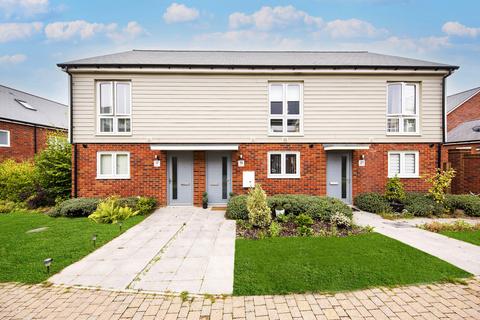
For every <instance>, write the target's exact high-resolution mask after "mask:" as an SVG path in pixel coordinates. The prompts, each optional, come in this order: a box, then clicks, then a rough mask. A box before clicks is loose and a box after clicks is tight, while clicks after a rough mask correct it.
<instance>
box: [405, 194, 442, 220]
mask: <svg viewBox="0 0 480 320" xmlns="http://www.w3.org/2000/svg"><path fill="white" fill-rule="evenodd" d="M403 203H404V204H405V210H407V211H408V212H409V213H411V214H413V215H414V216H416V217H428V216H431V215H436V216H439V215H442V214H445V213H446V212H447V209H446V208H445V207H444V206H443V204H441V203H437V202H436V201H435V200H433V199H432V198H431V197H429V195H428V194H425V193H407V195H406V197H405V200H404V202H403Z"/></svg>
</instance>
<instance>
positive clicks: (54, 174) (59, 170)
mask: <svg viewBox="0 0 480 320" xmlns="http://www.w3.org/2000/svg"><path fill="white" fill-rule="evenodd" d="M35 169H36V173H37V175H36V177H37V184H38V185H39V186H40V187H41V188H42V189H43V190H44V191H45V192H46V194H48V196H49V197H50V198H51V199H52V201H54V200H55V198H56V197H64V198H65V197H68V196H69V195H70V190H71V187H72V146H71V144H70V143H68V140H67V137H66V136H65V135H64V134H61V133H55V134H51V135H50V136H49V137H48V139H47V147H46V148H45V149H44V150H42V151H41V152H40V153H39V154H38V155H37V156H36V157H35Z"/></svg>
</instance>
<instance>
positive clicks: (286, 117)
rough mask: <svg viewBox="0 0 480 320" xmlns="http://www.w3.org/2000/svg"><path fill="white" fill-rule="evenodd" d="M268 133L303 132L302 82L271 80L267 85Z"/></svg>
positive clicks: (289, 133) (297, 133) (298, 133)
mask: <svg viewBox="0 0 480 320" xmlns="http://www.w3.org/2000/svg"><path fill="white" fill-rule="evenodd" d="M268 97H269V106H268V107H269V117H268V130H269V134H270V135H301V134H302V133H303V84H302V83H279V82H272V83H270V84H269V86H268Z"/></svg>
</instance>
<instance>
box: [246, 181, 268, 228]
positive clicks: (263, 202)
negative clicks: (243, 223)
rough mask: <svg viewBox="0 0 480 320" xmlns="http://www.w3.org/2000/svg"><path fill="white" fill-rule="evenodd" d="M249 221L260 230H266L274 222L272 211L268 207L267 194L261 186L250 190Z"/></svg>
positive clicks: (248, 200) (248, 203)
mask: <svg viewBox="0 0 480 320" xmlns="http://www.w3.org/2000/svg"><path fill="white" fill-rule="evenodd" d="M247 210H248V220H249V221H250V223H251V224H252V225H253V226H255V227H259V228H266V227H268V226H269V225H270V223H271V221H272V211H271V209H270V207H269V206H268V205H267V194H266V193H265V191H263V189H262V187H261V186H260V184H256V185H255V187H254V188H252V189H250V190H249V192H248V196H247Z"/></svg>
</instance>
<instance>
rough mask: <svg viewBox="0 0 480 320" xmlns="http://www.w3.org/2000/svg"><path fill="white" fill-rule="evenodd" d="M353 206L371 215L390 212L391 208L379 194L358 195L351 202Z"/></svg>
mask: <svg viewBox="0 0 480 320" xmlns="http://www.w3.org/2000/svg"><path fill="white" fill-rule="evenodd" d="M353 203H354V204H355V206H357V207H358V208H359V209H360V210H363V211H368V212H372V213H389V212H392V207H390V204H389V203H388V201H387V199H385V197H384V196H382V195H381V194H379V193H375V192H367V193H362V194H359V195H358V196H356V197H355V199H354V200H353Z"/></svg>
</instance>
